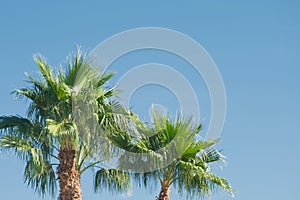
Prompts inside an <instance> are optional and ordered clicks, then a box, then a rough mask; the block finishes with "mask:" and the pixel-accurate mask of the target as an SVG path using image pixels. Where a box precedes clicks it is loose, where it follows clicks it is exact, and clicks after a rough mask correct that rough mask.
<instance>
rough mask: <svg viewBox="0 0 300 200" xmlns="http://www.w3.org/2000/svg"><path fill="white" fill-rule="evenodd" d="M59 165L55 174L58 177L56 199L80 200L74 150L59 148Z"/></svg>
mask: <svg viewBox="0 0 300 200" xmlns="http://www.w3.org/2000/svg"><path fill="white" fill-rule="evenodd" d="M58 157H59V165H58V170H57V175H58V178H59V187H60V191H59V197H58V200H80V199H81V196H82V192H81V188H80V174H79V172H78V170H77V169H76V152H75V150H69V149H63V148H61V149H60V151H59V154H58Z"/></svg>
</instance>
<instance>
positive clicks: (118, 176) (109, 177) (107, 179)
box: [94, 169, 131, 193]
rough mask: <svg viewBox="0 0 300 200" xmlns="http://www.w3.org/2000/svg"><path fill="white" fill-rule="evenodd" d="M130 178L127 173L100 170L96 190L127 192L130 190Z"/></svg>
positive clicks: (96, 179) (95, 185) (95, 183)
mask: <svg viewBox="0 0 300 200" xmlns="http://www.w3.org/2000/svg"><path fill="white" fill-rule="evenodd" d="M130 185H131V183H130V176H129V174H128V173H126V172H122V171H118V170H116V169H100V170H98V171H97V172H96V175H95V180H94V190H95V192H97V191H102V190H103V189H107V190H109V191H111V192H112V193H118V192H126V191H129V190H130V189H131V188H130Z"/></svg>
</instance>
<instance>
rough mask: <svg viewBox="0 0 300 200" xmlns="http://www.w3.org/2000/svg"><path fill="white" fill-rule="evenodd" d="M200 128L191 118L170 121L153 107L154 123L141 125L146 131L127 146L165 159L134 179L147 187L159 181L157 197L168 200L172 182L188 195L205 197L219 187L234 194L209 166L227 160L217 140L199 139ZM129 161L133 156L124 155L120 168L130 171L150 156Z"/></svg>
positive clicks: (147, 162) (142, 130) (160, 199)
mask: <svg viewBox="0 0 300 200" xmlns="http://www.w3.org/2000/svg"><path fill="white" fill-rule="evenodd" d="M201 129H202V126H201V124H200V125H193V123H192V122H191V120H190V119H183V118H180V117H176V118H175V119H174V120H171V119H169V118H168V117H167V116H166V115H165V114H163V113H161V112H158V111H157V110H155V109H153V126H150V127H149V128H145V126H142V129H141V132H143V133H144V137H143V138H142V140H140V141H139V142H137V143H136V149H134V148H132V147H130V146H128V147H127V148H128V151H137V152H149V151H152V152H153V155H157V154H159V155H160V158H162V160H163V161H157V160H158V159H156V163H158V166H155V167H156V170H154V171H150V170H149V171H146V172H144V173H140V174H135V178H136V179H137V180H138V181H142V182H143V183H144V184H145V186H147V184H148V183H149V182H151V181H157V180H159V182H160V185H161V191H160V193H159V195H158V196H157V197H156V199H157V200H169V199H170V196H169V195H170V188H171V186H172V185H174V186H175V188H177V190H178V192H179V193H180V194H183V191H185V192H186V194H187V197H204V196H205V195H209V194H210V193H211V192H212V191H214V190H215V189H216V188H218V187H219V188H223V189H225V190H226V191H228V192H230V193H231V194H232V195H233V189H232V188H231V186H230V184H229V183H228V182H227V180H226V179H224V178H221V177H219V176H217V175H215V174H213V172H212V170H211V168H210V166H209V164H211V163H214V162H218V161H221V160H223V159H224V156H222V155H221V154H220V152H219V151H217V150H215V149H214V148H213V145H214V144H216V143H217V142H218V140H214V141H201V140H196V139H195V136H196V135H197V134H198V133H199V131H200V130H201ZM149 134H151V135H150V136H149ZM120 143H123V144H124V143H125V142H124V141H123V142H120ZM137 147H139V148H137ZM124 148H126V147H124ZM129 160H133V159H132V158H130V156H126V155H124V158H123V159H122V161H123V163H121V166H122V167H121V168H126V169H129V170H130V169H133V168H134V166H136V165H137V164H138V165H143V163H144V164H146V165H149V160H151V158H150V159H149V158H148V159H144V158H142V159H135V162H134V163H131V162H128V161H129ZM150 165H151V164H150Z"/></svg>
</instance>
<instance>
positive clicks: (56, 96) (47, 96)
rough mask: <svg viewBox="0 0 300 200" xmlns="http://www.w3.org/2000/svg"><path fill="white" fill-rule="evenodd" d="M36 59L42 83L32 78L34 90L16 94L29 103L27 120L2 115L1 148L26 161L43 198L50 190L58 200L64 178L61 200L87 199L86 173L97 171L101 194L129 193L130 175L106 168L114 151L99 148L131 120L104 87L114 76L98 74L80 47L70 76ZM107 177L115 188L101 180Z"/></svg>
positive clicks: (27, 176) (29, 176)
mask: <svg viewBox="0 0 300 200" xmlns="http://www.w3.org/2000/svg"><path fill="white" fill-rule="evenodd" d="M35 61H36V63H37V65H38V67H39V69H40V72H41V74H42V79H41V80H39V79H34V78H33V77H32V76H31V75H29V74H26V75H27V77H28V79H29V81H28V82H29V83H30V87H25V88H22V89H18V90H16V91H15V94H16V96H17V97H20V98H25V99H26V100H29V107H28V110H27V116H26V117H21V116H18V115H15V116H1V117H0V130H1V132H0V147H1V148H2V149H4V150H13V151H14V152H15V153H16V155H17V157H18V158H20V159H22V160H24V161H25V163H26V166H25V171H24V177H25V182H26V183H27V184H28V185H29V186H31V187H32V188H33V189H34V190H35V191H36V192H38V193H39V194H41V195H42V196H44V195H45V194H46V192H48V193H50V195H52V196H54V195H55V190H56V179H59V188H60V191H59V197H58V199H59V200H71V199H72V200H73V199H74V200H75V199H81V197H82V191H81V187H80V178H81V174H82V173H83V172H84V171H85V170H87V169H88V168H91V167H94V168H96V169H98V171H97V172H96V176H95V185H94V186H95V190H98V189H99V188H100V187H101V186H113V187H114V188H115V189H117V191H122V190H126V189H128V187H129V183H128V182H127V181H126V180H127V179H128V175H127V174H126V173H124V172H121V171H117V170H113V169H112V170H105V169H103V167H101V165H100V163H101V161H102V160H103V159H106V158H107V155H108V156H109V155H110V153H109V151H108V150H109V149H108V150H107V151H104V149H105V148H101V149H99V145H109V142H108V141H107V140H106V136H109V135H110V136H113V135H117V134H118V132H117V131H118V130H120V129H124V130H126V123H127V122H128V117H130V112H128V111H127V110H126V109H124V108H123V107H122V106H120V105H119V104H118V103H117V102H116V101H115V100H113V99H112V97H113V96H114V95H115V91H114V90H113V89H112V88H107V87H105V86H104V84H105V83H106V82H107V81H108V80H109V79H110V78H111V77H112V75H113V74H107V75H103V74H99V73H97V72H96V70H95V68H93V66H92V65H91V62H89V61H88V60H87V59H86V57H85V55H83V54H82V53H81V51H80V49H79V50H78V52H77V53H76V54H75V56H74V58H73V59H72V60H71V62H70V63H69V64H68V66H67V69H66V71H65V72H64V71H62V70H60V71H58V72H57V73H56V74H54V73H53V72H52V70H51V68H50V66H49V65H48V64H47V62H46V61H45V60H44V59H42V58H41V57H40V56H36V57H35ZM87 104H88V105H89V106H87ZM90 105H91V106H90ZM87 110H88V112H87ZM86 124H88V125H86ZM99 124H100V129H99V127H98V125H99ZM98 138H104V139H103V140H101V141H100V140H98ZM103 141H104V142H103ZM55 167H57V173H55ZM99 177H102V179H99ZM105 178H107V179H109V185H107V184H106V183H107V182H103V181H102V182H101V180H104V179H105ZM99 180H100V181H99Z"/></svg>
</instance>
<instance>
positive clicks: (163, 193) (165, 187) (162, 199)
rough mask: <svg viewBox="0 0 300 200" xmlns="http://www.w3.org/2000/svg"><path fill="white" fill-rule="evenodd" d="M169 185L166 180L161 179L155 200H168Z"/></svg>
mask: <svg viewBox="0 0 300 200" xmlns="http://www.w3.org/2000/svg"><path fill="white" fill-rule="evenodd" d="M169 194H170V185H169V184H167V183H166V181H161V190H160V193H159V196H158V197H156V200H170V196H169Z"/></svg>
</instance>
